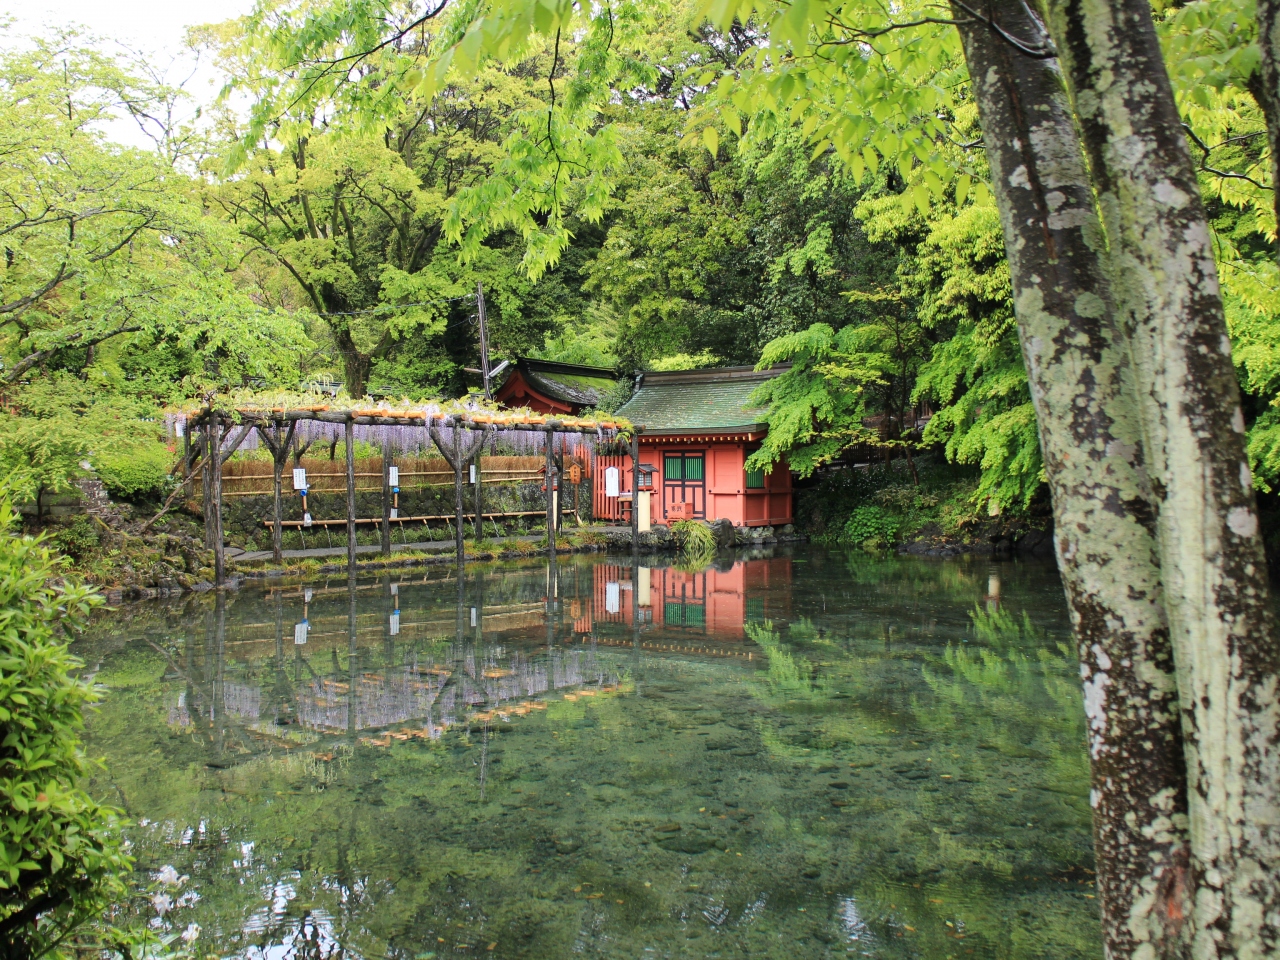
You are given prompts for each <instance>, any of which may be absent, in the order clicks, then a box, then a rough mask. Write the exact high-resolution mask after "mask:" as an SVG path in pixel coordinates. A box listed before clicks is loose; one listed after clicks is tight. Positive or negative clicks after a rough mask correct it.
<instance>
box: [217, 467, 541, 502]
mask: <svg viewBox="0 0 1280 960" xmlns="http://www.w3.org/2000/svg"><path fill="white" fill-rule="evenodd" d="M545 462H546V461H545V460H544V459H543V458H542V457H500V456H492V457H482V458H481V460H480V477H481V480H482V482H484V483H520V482H524V481H529V480H541V479H542V474H541V473H539V472H538V470H539V469H540V468H541V467H542V466H543V464H544V463H545ZM392 464H393V465H394V466H396V467H399V469H400V489H401V490H415V489H421V488H422V487H427V486H436V485H441V484H448V485H450V486H452V484H453V470H451V469H450V468H449V465H448V464H447V463H445V461H444V458H443V457H426V458H421V459H419V458H410V457H397V458H396V459H394V460H392ZM294 466H295V463H294V461H293V460H290V461H289V462H288V463H287V464H285V469H284V473H283V475H282V476H281V478H280V489H281V492H282V493H284V494H286V495H288V494H292V493H293V467H294ZM300 466H302V467H304V468H305V469H306V471H307V486H308V487H309V488H310V492H311V493H345V492H346V490H347V464H346V461H345V460H327V459H325V460H313V459H310V458H308V457H303V458H302V463H301V464H300ZM272 475H273V474H272V466H271V461H270V460H228V461H227V462H226V463H224V464H223V465H222V495H223V497H260V496H270V495H271V491H272ZM382 475H383V474H382V458H381V457H371V458H368V459H362V460H357V461H356V490H357V492H358V491H361V490H364V491H373V490H378V491H380V490H381V489H382ZM463 480H464V482H465V480H466V475H465V473H464V475H463ZM192 486H193V487H194V488H195V489H194V492H195V499H196V501H197V502H199V500H200V496H201V485H200V484H199V483H194V484H192Z"/></svg>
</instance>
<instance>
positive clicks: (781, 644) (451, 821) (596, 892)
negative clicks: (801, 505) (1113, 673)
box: [78, 550, 1098, 960]
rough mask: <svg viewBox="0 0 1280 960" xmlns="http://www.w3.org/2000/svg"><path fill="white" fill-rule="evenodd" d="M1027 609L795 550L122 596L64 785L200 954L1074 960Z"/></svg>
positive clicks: (993, 574) (1086, 877)
mask: <svg viewBox="0 0 1280 960" xmlns="http://www.w3.org/2000/svg"><path fill="white" fill-rule="evenodd" d="M1058 589H1059V588H1058V585H1057V582H1056V579H1055V578H1054V577H1053V575H1052V571H1049V570H1044V569H1040V568H1023V567H1018V566H1016V565H1010V564H1004V565H989V564H986V563H982V564H954V563H952V564H945V563H935V562H923V561H896V560H895V561H883V562H882V561H873V560H868V559H866V558H865V557H863V556H861V555H856V556H851V557H845V556H843V555H840V554H830V553H824V552H822V551H818V550H802V551H798V552H795V553H787V552H780V553H778V554H776V555H767V554H766V555H754V556H750V557H745V558H743V559H741V560H739V561H737V562H734V563H727V562H726V563H720V564H717V565H716V566H713V567H711V568H708V569H705V570H686V569H681V568H679V567H677V566H674V565H670V564H664V563H657V562H653V561H652V560H649V561H646V562H637V561H636V560H634V559H633V558H624V559H622V560H621V561H619V560H617V559H605V560H600V559H593V558H573V559H569V560H561V561H560V562H559V563H557V564H553V565H548V564H523V565H521V564H514V565H498V566H489V567H481V566H476V567H473V568H468V570H467V572H466V574H465V576H464V577H462V578H457V577H454V576H451V575H450V573H449V572H447V571H443V570H432V571H429V572H427V573H426V574H423V573H421V572H418V573H415V574H413V575H408V574H403V575H399V576H396V577H383V578H381V579H377V580H360V581H347V580H335V581H331V582H325V583H316V584H311V585H308V586H305V587H304V586H298V585H279V586H275V587H272V588H269V589H266V590H263V591H261V592H244V593H242V594H240V595H235V594H230V595H222V596H217V597H204V598H195V599H189V600H187V601H185V602H184V603H182V604H156V605H153V606H147V607H137V608H133V609H132V610H130V611H128V612H127V613H124V614H122V615H119V616H116V617H113V618H109V619H106V620H103V621H102V622H101V623H100V624H99V625H98V627H97V629H96V630H95V631H94V633H93V635H91V636H90V637H88V638H86V640H85V641H83V642H82V643H81V644H80V649H79V650H78V652H79V653H80V654H81V656H82V657H83V658H84V659H85V660H86V662H87V663H88V664H89V665H90V669H91V670H92V671H94V673H95V676H96V678H97V679H98V680H99V681H100V682H102V683H103V684H105V685H106V687H107V688H108V691H109V693H108V695H107V698H106V700H105V702H104V703H103V706H102V708H101V710H100V711H99V712H98V713H97V714H96V715H95V716H94V717H93V719H92V721H91V724H90V729H89V735H90V749H91V751H92V752H93V753H94V754H95V755H105V757H106V759H107V761H108V772H106V773H100V774H98V775H96V776H95V778H94V780H93V782H92V787H93V789H94V790H95V791H96V792H98V793H100V794H101V795H103V796H106V797H109V798H111V799H112V800H113V801H114V802H117V803H119V804H122V805H124V806H125V807H126V808H127V810H128V812H129V814H130V815H131V816H132V817H133V818H134V820H135V821H136V822H137V823H138V824H139V826H138V827H136V828H135V829H134V831H133V835H132V840H133V842H134V844H135V851H136V852H137V854H138V856H139V865H140V869H141V870H142V871H143V872H144V874H145V875H146V876H149V877H152V878H160V877H163V876H169V875H170V874H169V873H165V872H164V870H165V868H166V867H172V868H173V871H171V872H172V875H173V876H175V877H176V876H189V877H190V878H191V879H190V880H188V881H186V882H185V883H184V884H182V885H181V888H180V889H175V890H174V891H173V896H172V899H173V901H174V904H175V905H174V906H172V908H170V909H167V910H166V912H165V914H164V915H163V916H161V915H156V916H154V917H153V922H154V924H155V925H156V926H157V927H159V928H163V929H168V930H173V931H175V932H180V931H181V930H183V929H184V928H186V927H187V925H189V924H192V923H196V924H198V925H199V926H200V928H201V929H202V930H203V931H204V933H203V934H202V935H201V936H202V941H205V942H208V943H212V944H213V945H215V946H216V952H217V953H218V955H220V956H224V957H238V958H266V957H272V958H286V957H317V958H319V957H326V958H327V957H342V958H374V957H378V958H384V957H386V958H393V960H422V958H425V957H445V956H449V957H455V956H457V957H462V956H473V955H475V954H477V953H480V954H484V955H486V956H490V955H492V956H502V957H530V958H535V957H536V958H553V957H554V958H559V957H564V956H568V955H571V954H582V955H585V956H600V957H637V958H639V957H656V956H675V955H680V956H693V957H711V956H721V957H753V958H754V957H774V956H777V957H786V958H788V960H794V958H796V957H806V958H807V957H828V956H874V957H884V958H894V960H896V958H907V957H928V958H933V957H938V958H946V957H949V956H950V957H954V958H956V960H959V958H963V957H969V956H974V957H1000V958H1011V960H1012V958H1018V960H1022V958H1033V957H1040V956H1046V957H1048V956H1051V957H1054V958H1058V957H1067V958H1072V957H1089V956H1096V955H1097V954H1098V937H1097V924H1096V919H1095V916H1094V903H1095V902H1094V901H1093V900H1092V899H1091V898H1092V887H1091V881H1090V874H1089V872H1088V871H1089V869H1090V868H1091V866H1092V864H1091V859H1090V857H1091V854H1090V844H1089V820H1088V805H1087V797H1086V793H1087V779H1086V775H1087V766H1086V763H1085V757H1084V750H1083V744H1082V735H1081V734H1082V728H1081V721H1080V714H1081V710H1080V707H1079V703H1080V693H1079V684H1078V680H1077V678H1076V673H1075V665H1074V661H1073V659H1072V657H1071V654H1070V648H1069V646H1068V645H1067V642H1066V641H1067V638H1066V632H1065V617H1064V614H1063V612H1062V604H1061V600H1060V594H1059V593H1058ZM290 636H292V638H293V642H292V643H290V642H289V638H290ZM142 909H144V910H149V909H150V907H148V906H143V907H142ZM491 945H492V946H491Z"/></svg>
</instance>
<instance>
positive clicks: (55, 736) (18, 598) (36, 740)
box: [0, 499, 130, 960]
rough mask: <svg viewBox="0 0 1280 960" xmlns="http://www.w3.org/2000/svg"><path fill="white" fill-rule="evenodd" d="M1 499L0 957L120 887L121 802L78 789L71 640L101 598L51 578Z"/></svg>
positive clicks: (67, 923)
mask: <svg viewBox="0 0 1280 960" xmlns="http://www.w3.org/2000/svg"><path fill="white" fill-rule="evenodd" d="M15 520H16V517H15V514H14V511H13V509H12V507H11V506H10V504H9V503H8V501H7V500H4V499H0V956H4V957H5V958H8V960H28V958H32V957H38V956H42V955H44V954H46V953H48V952H49V951H51V950H53V949H55V948H56V945H57V944H58V943H59V942H60V941H61V940H62V939H63V938H64V937H65V936H66V935H67V933H68V932H69V931H70V930H72V929H74V928H75V927H77V926H79V925H81V924H83V923H84V922H85V921H86V920H89V919H90V918H95V917H98V916H100V915H101V914H103V913H104V912H105V911H106V909H107V908H108V906H109V905H110V903H111V902H112V900H113V899H115V898H117V897H119V896H121V895H122V894H123V892H124V887H123V882H122V879H121V878H122V876H123V875H124V874H125V873H127V871H128V870H129V868H130V864H129V858H128V857H127V856H125V854H124V851H123V847H122V841H121V837H120V833H119V829H118V822H117V819H116V818H117V813H116V811H115V810H113V809H111V808H109V807H104V806H101V805H99V804H97V803H95V802H94V801H93V800H91V799H90V798H89V797H88V796H87V795H86V794H85V793H84V792H83V791H81V790H79V789H77V787H76V782H77V781H78V779H79V778H80V777H81V776H82V775H83V774H84V773H85V770H86V761H85V758H84V756H83V754H82V753H81V752H80V748H79V741H78V733H79V730H80V728H81V726H82V725H83V722H84V721H83V710H84V707H85V705H86V704H89V703H92V702H93V701H94V700H95V699H96V696H97V695H96V693H95V692H94V690H93V688H92V686H91V685H90V684H89V683H86V682H85V681H83V680H79V679H76V678H75V677H74V676H73V675H72V671H74V670H75V669H76V668H77V667H79V666H80V663H79V661H77V660H76V659H75V658H74V657H73V656H71V654H70V653H69V652H68V651H67V641H68V640H69V639H70V638H71V636H72V635H73V634H74V633H75V632H76V631H77V630H78V629H80V627H81V626H82V625H83V624H84V622H85V619H86V618H87V617H88V615H89V611H90V609H91V608H92V607H93V606H94V605H96V604H97V603H99V602H101V598H100V597H99V596H98V595H97V594H96V593H94V591H93V590H92V589H90V588H88V587H85V586H82V585H79V584H74V583H72V584H64V585H61V586H53V585H51V584H50V581H51V578H53V577H54V575H55V574H56V573H57V572H58V570H57V566H58V561H57V560H56V559H55V557H54V554H53V552H52V551H51V550H50V549H49V548H48V547H47V546H45V544H44V542H43V539H42V538H38V537H26V536H17V535H15V534H13V533H11V532H10V531H12V530H13V529H14V522H15Z"/></svg>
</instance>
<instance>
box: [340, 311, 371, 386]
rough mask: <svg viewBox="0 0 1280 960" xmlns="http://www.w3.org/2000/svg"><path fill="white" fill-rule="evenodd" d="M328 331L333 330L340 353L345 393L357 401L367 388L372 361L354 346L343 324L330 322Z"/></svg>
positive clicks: (349, 333)
mask: <svg viewBox="0 0 1280 960" xmlns="http://www.w3.org/2000/svg"><path fill="white" fill-rule="evenodd" d="M333 319H345V318H333ZM330 329H332V330H333V338H334V340H336V341H337V345H338V350H339V351H340V352H341V353H342V373H343V379H344V380H345V381H346V385H347V393H348V394H349V395H350V396H351V398H352V399H353V400H359V399H360V398H361V397H363V396H364V395H365V391H366V390H368V388H369V371H370V369H371V368H372V366H373V360H372V358H371V357H369V355H368V354H366V353H362V352H361V351H360V348H359V347H357V346H356V342H355V340H354V339H353V338H352V336H351V331H350V330H349V329H348V328H347V326H346V325H345V324H336V323H334V322H332V320H331V322H330Z"/></svg>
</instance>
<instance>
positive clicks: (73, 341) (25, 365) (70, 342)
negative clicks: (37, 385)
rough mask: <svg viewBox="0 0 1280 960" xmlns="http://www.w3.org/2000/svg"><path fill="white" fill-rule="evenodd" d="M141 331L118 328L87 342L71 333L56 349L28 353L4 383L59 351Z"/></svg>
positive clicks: (91, 345)
mask: <svg viewBox="0 0 1280 960" xmlns="http://www.w3.org/2000/svg"><path fill="white" fill-rule="evenodd" d="M141 329H142V327H141V325H135V326H131V327H120V328H119V329H117V330H112V331H111V332H110V333H104V334H102V335H101V336H98V337H90V338H89V339H88V340H82V339H81V337H83V336H84V334H83V333H73V334H72V335H71V336H69V337H67V339H66V342H64V343H60V344H58V345H57V346H56V347H46V348H45V349H43V350H37V351H36V352H35V353H30V354H28V355H27V356H25V357H23V358H22V359H21V360H19V361H18V362H17V363H15V364H14V365H13V369H12V370H10V371H9V372H8V373H7V374H6V375H5V378H4V379H5V383H13V382H14V381H15V380H17V379H18V377H20V376H22V375H23V374H24V373H26V372H27V371H28V370H30V369H31V368H32V367H34V366H35V365H36V364H37V363H39V362H40V361H41V360H44V359H45V358H46V357H49V356H52V355H53V354H55V353H57V352H58V351H59V350H66V349H68V348H69V347H93V346H97V345H98V344H100V343H102V342H103V341H104V340H110V339H111V338H112V337H118V336H120V335H121V334H124V333H137V332H138V331H139V330H141Z"/></svg>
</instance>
